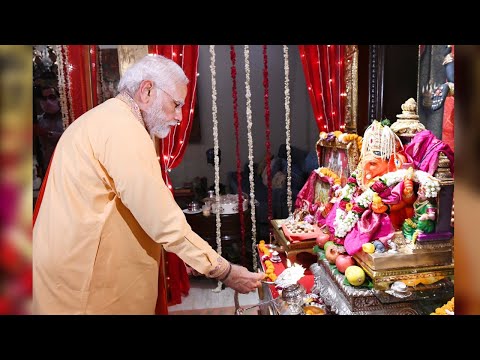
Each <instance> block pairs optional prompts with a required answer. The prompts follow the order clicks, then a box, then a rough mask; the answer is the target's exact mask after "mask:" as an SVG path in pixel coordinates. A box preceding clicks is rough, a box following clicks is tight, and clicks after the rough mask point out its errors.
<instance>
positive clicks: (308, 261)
mask: <svg viewBox="0 0 480 360" xmlns="http://www.w3.org/2000/svg"><path fill="white" fill-rule="evenodd" d="M257 250H258V254H259V257H260V259H261V258H262V256H263V252H262V251H261V250H260V249H258V248H257ZM280 258H281V259H282V261H281V262H279V263H274V262H272V264H273V266H274V268H275V275H277V276H278V275H280V274H281V273H282V272H283V271H284V270H285V269H286V268H287V258H286V257H285V254H282V253H281V254H280ZM316 259H317V256H316V255H312V254H308V253H300V254H298V255H297V262H298V263H299V264H300V265H302V266H303V267H304V268H306V270H305V276H304V277H302V278H301V279H300V280H299V281H298V283H299V284H301V285H303V287H304V288H305V290H306V291H307V294H309V293H310V292H311V291H312V288H313V284H314V276H313V274H312V272H311V271H310V269H309V267H310V265H312V264H313V263H314V262H316ZM261 263H262V269H263V271H265V270H266V266H265V263H264V261H261ZM268 287H269V288H270V291H271V293H272V297H273V298H274V299H276V298H277V297H278V291H277V289H276V288H275V285H269V286H268Z"/></svg>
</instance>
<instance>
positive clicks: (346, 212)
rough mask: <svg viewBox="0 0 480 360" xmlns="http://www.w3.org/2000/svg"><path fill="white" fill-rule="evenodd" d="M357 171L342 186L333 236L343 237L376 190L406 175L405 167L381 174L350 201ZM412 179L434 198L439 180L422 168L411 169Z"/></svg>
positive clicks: (354, 188)
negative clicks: (353, 200)
mask: <svg viewBox="0 0 480 360" xmlns="http://www.w3.org/2000/svg"><path fill="white" fill-rule="evenodd" d="M357 175H358V173H357V172H356V171H354V172H353V173H352V175H351V176H350V177H349V178H348V181H347V184H346V185H345V186H344V187H343V188H342V190H341V191H342V192H341V194H340V199H341V200H340V202H339V206H338V208H337V212H336V214H335V220H334V222H333V225H334V228H335V236H337V237H340V238H342V237H345V236H346V235H347V234H348V233H349V232H350V231H351V230H352V229H353V227H354V226H355V224H356V223H357V222H358V220H359V219H360V216H361V215H362V213H363V212H364V211H365V210H367V209H368V208H369V207H370V205H371V204H372V202H373V201H374V198H375V197H378V194H377V192H376V190H379V191H380V189H384V188H385V185H386V186H387V187H390V186H393V185H396V184H398V183H400V182H402V181H403V180H404V179H405V178H406V177H407V175H408V170H407V169H400V170H397V171H394V172H389V173H386V174H384V175H382V176H381V177H380V178H379V179H378V180H377V181H375V183H374V184H373V185H372V186H371V187H370V188H368V189H367V190H365V191H364V192H363V193H362V194H361V195H360V196H358V197H357V198H356V199H355V202H352V196H353V194H354V193H355V192H356V191H357V189H358V186H359V185H358V182H357ZM412 180H413V181H415V182H417V183H419V184H420V186H422V187H423V188H424V189H425V196H426V197H427V198H435V197H436V196H437V194H438V192H439V191H440V182H439V181H438V180H437V179H436V178H434V177H433V176H431V175H430V174H429V173H426V172H425V171H422V170H414V171H413V179H412Z"/></svg>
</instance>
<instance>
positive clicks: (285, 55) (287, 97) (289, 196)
mask: <svg viewBox="0 0 480 360" xmlns="http://www.w3.org/2000/svg"><path fill="white" fill-rule="evenodd" d="M283 60H284V62H283V63H284V69H285V134H286V140H285V146H286V149H287V207H288V214H289V215H291V214H292V152H291V148H290V87H289V74H290V68H289V64H288V46H287V45H283Z"/></svg>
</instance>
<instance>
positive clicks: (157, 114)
mask: <svg viewBox="0 0 480 360" xmlns="http://www.w3.org/2000/svg"><path fill="white" fill-rule="evenodd" d="M143 118H144V121H145V125H146V127H147V130H148V131H149V132H150V135H152V136H153V135H155V136H157V137H159V138H160V139H164V138H166V137H167V136H168V134H169V133H170V127H171V126H175V125H177V122H176V121H167V120H166V118H167V115H166V114H165V111H163V108H162V107H161V104H160V98H157V99H155V101H154V103H153V104H152V106H151V107H150V109H148V110H145V111H143Z"/></svg>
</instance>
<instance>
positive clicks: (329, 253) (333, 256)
mask: <svg viewBox="0 0 480 360" xmlns="http://www.w3.org/2000/svg"><path fill="white" fill-rule="evenodd" d="M339 254H340V253H339V252H338V247H337V246H336V245H331V246H329V247H328V248H327V250H325V257H326V258H327V260H328V262H329V263H330V264H335V260H337V257H338V255H339Z"/></svg>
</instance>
